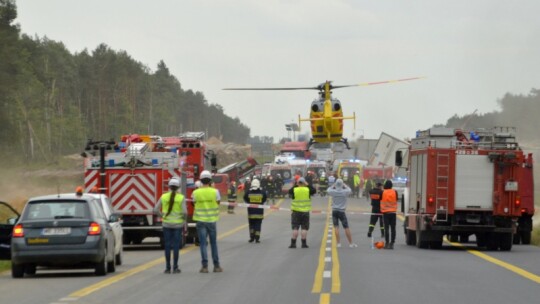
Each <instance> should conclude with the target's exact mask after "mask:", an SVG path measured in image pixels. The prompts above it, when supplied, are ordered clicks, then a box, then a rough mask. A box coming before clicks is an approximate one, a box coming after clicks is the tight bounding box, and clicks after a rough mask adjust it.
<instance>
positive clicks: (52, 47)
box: [0, 0, 250, 160]
mask: <svg viewBox="0 0 540 304" xmlns="http://www.w3.org/2000/svg"><path fill="white" fill-rule="evenodd" d="M16 17H17V8H16V4H15V1H14V0H0V142H1V143H2V144H1V145H0V155H18V156H20V157H21V158H22V159H25V160H52V159H54V158H55V157H56V156H58V155H65V154H70V153H77V152H81V151H82V149H83V148H84V145H85V143H86V141H87V140H88V139H94V140H109V139H111V138H113V139H115V140H118V139H119V137H120V135H122V134H129V133H140V134H159V135H165V136H172V135H176V134H179V133H181V132H187V131H204V132H207V135H208V136H216V137H219V138H222V140H223V141H225V142H236V143H245V142H247V141H248V139H249V137H250V129H249V128H248V127H247V126H245V125H244V124H243V123H242V122H241V121H240V120H239V119H238V118H237V117H236V118H231V117H229V116H227V115H225V114H224V110H223V108H222V107H221V106H220V105H219V104H210V103H209V102H208V101H207V100H206V99H205V97H204V95H203V93H201V92H193V91H191V90H183V89H182V87H181V84H180V82H179V81H178V79H177V78H176V77H175V76H174V75H172V74H171V73H170V72H169V69H168V68H167V66H166V64H165V63H164V62H163V61H160V62H159V63H158V64H157V68H156V70H155V71H152V70H151V69H150V68H148V67H147V66H145V65H144V64H142V63H140V62H137V61H136V60H134V59H133V58H131V57H130V55H129V54H128V53H127V52H125V51H115V50H113V49H111V48H110V47H109V46H107V45H105V44H101V45H99V46H97V47H96V49H94V50H93V51H87V50H84V51H82V52H80V53H75V54H72V53H70V52H69V51H68V50H67V48H66V47H65V46H64V44H63V43H61V42H57V41H53V40H50V39H48V38H46V37H42V38H40V37H29V36H28V35H25V34H24V33H21V31H20V28H19V27H18V25H17V24H16V23H15V19H16ZM7 143H9V144H7Z"/></svg>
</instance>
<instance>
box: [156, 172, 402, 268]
mask: <svg viewBox="0 0 540 304" xmlns="http://www.w3.org/2000/svg"><path fill="white" fill-rule="evenodd" d="M200 183H201V184H200V186H199V187H198V188H197V189H196V190H195V191H193V193H192V202H193V206H194V213H193V220H195V221H196V227H197V234H198V238H199V247H200V253H201V263H202V267H201V269H200V272H201V273H208V253H207V244H206V242H207V239H209V242H210V247H211V251H212V262H213V265H214V270H213V271H214V272H222V271H223V269H222V268H221V266H220V262H219V256H218V248H217V227H216V223H217V221H218V220H219V202H220V200H221V198H220V195H219V191H218V190H217V189H215V188H213V187H211V184H212V175H211V173H210V172H209V171H206V170H205V171H203V172H202V173H201V175H200ZM168 186H169V190H170V191H169V192H167V193H165V194H163V195H162V196H161V198H160V199H159V201H158V202H157V204H156V206H155V208H154V211H155V213H156V214H158V215H159V216H161V218H162V223H163V224H162V225H163V242H164V249H165V271H164V272H165V273H180V272H181V271H180V268H179V267H178V260H179V250H180V247H181V245H182V244H181V242H182V238H181V233H182V229H183V225H184V221H185V215H186V209H187V208H186V200H185V197H184V196H183V195H182V194H181V193H178V189H179V188H180V181H179V180H178V179H176V178H172V179H171V180H170V181H169V184H168ZM316 192H317V190H316V189H315V188H314V187H313V186H312V185H311V184H310V183H308V182H307V181H306V179H305V178H303V177H301V178H299V179H298V180H297V181H296V183H295V185H294V186H293V187H292V188H291V189H290V190H289V196H290V198H291V199H292V201H291V211H292V212H291V228H292V237H291V244H290V245H289V248H297V247H296V243H297V239H298V235H300V238H301V247H302V248H309V246H308V245H307V232H308V230H309V226H310V212H311V209H312V204H311V197H312V196H313V195H314V194H315V193H316ZM326 192H327V193H328V195H329V196H330V197H332V222H333V227H334V233H335V236H336V242H337V247H341V239H340V233H339V226H340V223H341V226H342V227H343V229H344V231H345V236H346V237H347V240H348V242H349V247H351V248H354V247H358V245H357V244H356V243H354V242H353V241H352V235H351V231H350V228H349V223H348V220H347V215H346V208H347V198H348V197H349V196H350V195H351V193H352V192H353V190H352V189H351V188H350V187H349V186H348V185H347V184H346V183H344V181H343V180H342V179H337V180H335V182H332V183H329V184H328V189H327V190H326ZM369 194H370V199H371V205H372V215H371V218H370V223H369V230H368V234H367V235H368V237H372V233H373V230H374V229H375V225H376V223H377V221H379V225H380V229H381V237H384V238H385V247H384V248H385V249H394V242H395V239H396V212H397V197H398V194H397V192H396V191H395V190H394V189H392V181H390V180H387V181H385V183H384V186H383V184H382V183H377V184H376V187H374V188H373V189H372V190H371V191H370V193H369ZM231 197H234V198H235V199H236V191H234V195H231V192H229V199H230V198H231ZM243 200H244V202H245V203H247V204H257V205H262V204H265V203H266V201H267V200H268V195H267V191H266V190H265V189H263V187H262V186H261V182H260V181H259V180H258V179H254V180H253V181H251V182H250V183H249V188H246V190H245V193H244V197H243ZM247 211H248V222H249V242H250V243H260V242H261V227H262V221H263V219H264V209H262V208H248V210H247ZM171 251H172V265H171Z"/></svg>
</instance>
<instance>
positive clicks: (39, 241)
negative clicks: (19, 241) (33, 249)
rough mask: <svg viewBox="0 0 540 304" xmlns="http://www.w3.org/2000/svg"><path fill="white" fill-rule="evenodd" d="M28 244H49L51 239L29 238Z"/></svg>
mask: <svg viewBox="0 0 540 304" xmlns="http://www.w3.org/2000/svg"><path fill="white" fill-rule="evenodd" d="M27 241H28V244H31V245H35V244H48V243H49V239H47V238H29V239H28V240H27Z"/></svg>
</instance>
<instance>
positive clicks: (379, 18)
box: [16, 0, 540, 140]
mask: <svg viewBox="0 0 540 304" xmlns="http://www.w3.org/2000/svg"><path fill="white" fill-rule="evenodd" d="M16 3H17V7H18V18H17V20H16V23H18V24H19V25H20V28H21V31H22V32H23V33H25V34H28V35H31V36H34V35H37V36H39V37H44V36H47V37H48V38H49V39H52V40H55V41H62V42H63V43H64V44H65V46H66V47H67V48H68V49H69V50H70V51H71V52H80V51H82V50H84V49H88V50H89V51H92V50H94V49H95V48H96V47H97V46H98V45H99V44H101V43H105V44H107V45H108V46H109V47H110V48H112V49H114V50H125V51H126V52H127V53H128V54H130V55H131V56H132V58H133V59H134V60H136V61H139V62H141V63H143V64H144V65H146V66H147V67H148V68H149V69H150V70H151V71H155V70H156V67H157V64H158V62H159V61H160V60H163V61H164V62H165V64H166V65H167V66H168V68H169V70H170V72H171V73H172V74H173V75H175V76H176V77H177V78H178V80H179V81H180V83H181V85H182V88H183V89H184V90H193V91H199V92H202V93H203V94H204V96H205V97H206V99H207V101H208V102H209V103H211V104H220V105H221V106H222V107H223V109H224V111H225V113H226V114H227V115H229V116H231V117H238V118H239V119H240V120H241V121H242V122H243V123H244V124H245V125H247V126H248V127H249V128H250V129H251V135H252V136H256V135H258V136H273V137H274V139H275V140H278V139H280V138H282V137H286V136H289V134H288V133H287V131H286V130H285V124H289V123H298V115H299V114H300V115H301V116H302V117H303V118H304V117H307V116H309V107H310V105H311V101H312V100H313V99H314V98H316V97H317V92H316V91H309V90H306V91H224V90H222V89H223V88H230V87H306V86H307V87H310V86H316V85H318V84H320V83H322V82H324V81H326V80H331V81H333V84H334V85H349V84H357V83H365V82H374V81H383V80H395V79H401V78H409V77H425V78H423V79H421V80H415V81H407V82H401V83H396V84H384V85H376V86H367V87H352V88H343V89H339V90H334V92H333V96H334V97H335V98H338V99H339V100H340V101H341V103H342V107H343V111H344V115H352V113H353V112H354V113H355V115H356V117H357V118H356V124H354V123H353V122H352V121H345V122H344V125H345V127H344V136H345V137H348V138H353V137H358V136H364V137H365V138H373V139H377V138H379V136H380V134H381V132H385V133H388V134H390V135H393V136H395V137H398V138H410V137H413V136H414V134H415V132H416V130H424V129H427V128H429V127H431V126H432V125H433V124H439V123H445V122H446V121H447V119H448V118H450V117H452V116H453V115H455V114H457V115H459V116H464V115H467V114H471V113H473V112H474V111H475V110H477V114H483V113H488V112H493V111H496V110H500V108H499V106H498V103H497V101H498V100H499V99H501V98H503V97H504V95H505V94H506V93H511V94H522V95H527V94H528V93H529V92H530V90H531V89H533V88H536V89H540V83H539V81H540V18H538V12H539V11H540V1H538V0H522V1H507V0H475V1H470V0H452V1H437V0H408V1H402V0H394V1H390V0H389V1H374V0H370V1H367V0H356V1H353V0H350V1H346V0H331V1H328V0H325V1H322V0H264V1H256V0H227V1H226V0H193V1H191V0H154V1H148V0H146V1H140V0H114V1H111V0H94V1H73V0H47V1H35V0H17V2H16ZM179 119H181V118H179ZM308 130H309V126H308V125H307V124H306V123H304V125H302V131H303V132H307V131H308Z"/></svg>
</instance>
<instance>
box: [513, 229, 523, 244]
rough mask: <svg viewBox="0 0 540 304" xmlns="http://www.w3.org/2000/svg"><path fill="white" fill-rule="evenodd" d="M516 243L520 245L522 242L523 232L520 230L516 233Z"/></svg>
mask: <svg viewBox="0 0 540 304" xmlns="http://www.w3.org/2000/svg"><path fill="white" fill-rule="evenodd" d="M513 243H514V245H519V244H520V243H521V233H520V232H519V231H518V232H517V233H516V234H514V241H513Z"/></svg>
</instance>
